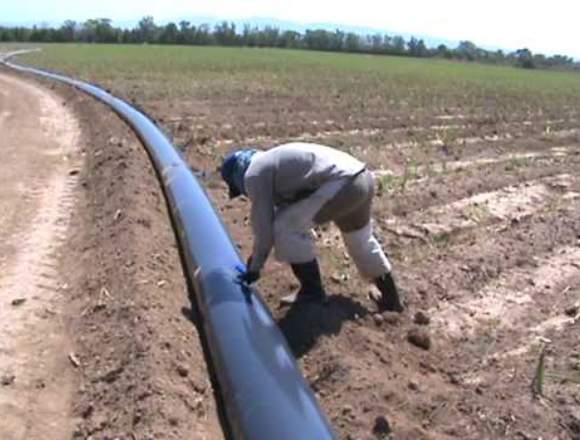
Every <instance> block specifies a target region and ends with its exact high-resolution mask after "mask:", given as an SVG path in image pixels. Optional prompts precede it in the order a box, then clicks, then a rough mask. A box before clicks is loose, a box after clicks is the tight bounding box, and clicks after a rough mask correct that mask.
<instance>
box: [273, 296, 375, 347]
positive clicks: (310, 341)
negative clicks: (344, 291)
mask: <svg viewBox="0 0 580 440" xmlns="http://www.w3.org/2000/svg"><path fill="white" fill-rule="evenodd" d="M353 297H354V294H353ZM328 299H329V301H328V304H317V303H295V304H293V305H292V306H290V308H288V311H287V312H286V314H285V315H284V316H283V317H281V318H280V319H279V320H278V326H279V327H280V330H281V331H282V333H283V334H284V336H285V337H286V340H287V341H288V345H289V346H290V349H291V350H292V352H293V353H294V356H296V357H297V358H301V357H302V356H304V355H305V354H306V353H308V352H309V351H310V350H311V349H312V348H313V347H314V346H315V345H316V342H317V341H318V339H319V338H320V337H321V336H324V335H336V334H338V333H339V332H340V330H341V328H342V325H343V324H344V323H345V322H346V321H354V320H356V319H359V318H363V317H364V316H366V315H367V314H368V313H369V312H368V310H367V309H365V308H364V307H363V306H362V305H361V304H360V303H358V302H356V301H353V300H352V298H351V297H349V296H344V295H331V296H330V297H329V298H328Z"/></svg>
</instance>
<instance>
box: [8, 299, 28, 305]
mask: <svg viewBox="0 0 580 440" xmlns="http://www.w3.org/2000/svg"><path fill="white" fill-rule="evenodd" d="M25 302H26V298H16V299H13V300H12V302H11V303H10V304H12V305H13V306H14V307H18V306H21V305H22V304H24V303H25Z"/></svg>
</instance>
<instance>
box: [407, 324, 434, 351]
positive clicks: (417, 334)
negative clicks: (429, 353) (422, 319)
mask: <svg viewBox="0 0 580 440" xmlns="http://www.w3.org/2000/svg"><path fill="white" fill-rule="evenodd" d="M407 340H408V341H409V342H410V343H411V344H413V345H415V346H416V347H419V348H422V349H423V350H429V349H430V348H431V337H430V336H429V334H428V333H427V332H426V331H425V330H421V329H418V328H414V329H411V330H409V333H407Z"/></svg>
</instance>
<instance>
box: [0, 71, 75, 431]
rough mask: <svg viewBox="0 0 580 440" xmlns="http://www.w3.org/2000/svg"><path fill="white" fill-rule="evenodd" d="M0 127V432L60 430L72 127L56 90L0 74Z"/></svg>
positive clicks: (65, 376)
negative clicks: (61, 264) (63, 260)
mask: <svg viewBox="0 0 580 440" xmlns="http://www.w3.org/2000/svg"><path fill="white" fill-rule="evenodd" d="M0 133H2V138H1V140H0V150H1V151H2V162H1V163H0V174H1V175H2V184H1V185H0V212H1V214H0V223H1V224H2V228H1V229H0V268H1V272H0V273H1V275H0V289H1V295H0V381H1V383H0V413H1V414H2V422H1V423H0V438H3V439H25V438H26V439H41V438H67V437H69V436H70V434H71V432H72V425H73V423H72V415H71V411H70V404H71V401H72V394H73V389H74V386H75V383H76V375H75V374H74V373H73V371H72V370H73V368H72V366H71V365H70V362H69V361H68V359H67V354H68V353H69V352H70V345H71V342H70V339H69V335H68V333H67V332H66V331H65V322H64V320H63V313H62V312H63V295H62V287H63V278H62V276H61V274H60V271H59V268H58V263H57V259H56V253H57V252H58V250H59V248H60V247H61V246H62V244H63V240H64V237H65V235H66V234H67V232H68V224H69V221H70V217H71V213H72V212H73V210H74V204H75V198H76V190H77V176H76V175H72V174H71V173H70V171H71V170H72V169H74V167H76V166H78V163H79V161H80V154H79V150H78V143H79V136H80V129H79V126H78V124H77V121H76V119H75V118H74V116H73V115H72V114H71V112H70V111H69V110H68V109H67V108H64V107H63V105H62V102H61V99H59V97H58V96H57V95H55V94H54V93H52V92H49V91H46V90H43V89H41V88H39V87H36V86H34V85H31V84H29V83H27V82H25V81H22V80H21V79H18V78H16V77H13V76H8V75H5V74H1V73H0ZM73 174H74V173H73Z"/></svg>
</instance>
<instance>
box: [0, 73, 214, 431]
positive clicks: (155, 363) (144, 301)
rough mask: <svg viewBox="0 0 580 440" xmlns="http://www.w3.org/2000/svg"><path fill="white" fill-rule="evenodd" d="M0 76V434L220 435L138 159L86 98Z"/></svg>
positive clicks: (153, 190)
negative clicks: (17, 301) (20, 301)
mask: <svg viewBox="0 0 580 440" xmlns="http://www.w3.org/2000/svg"><path fill="white" fill-rule="evenodd" d="M0 79H1V81H2V83H1V85H2V87H1V89H0V90H2V101H1V105H2V113H1V114H2V119H1V120H0V123H1V124H2V127H1V128H2V133H3V137H2V150H3V163H2V182H3V185H2V187H1V188H0V191H1V195H2V197H1V198H0V199H1V200H0V203H2V210H1V211H2V216H3V219H2V221H3V226H4V225H7V227H3V228H2V231H1V232H0V233H1V234H2V240H1V243H2V244H1V246H2V248H1V250H2V252H1V253H0V255H1V256H2V262H1V264H2V272H3V275H2V278H0V286H1V287H2V301H1V305H0V318H1V319H0V323H1V325H0V334H1V336H2V337H1V338H0V340H1V345H0V349H1V351H0V376H2V381H3V382H2V385H0V405H1V408H2V416H3V417H2V418H3V422H2V423H0V438H2V439H5V438H6V439H24V438H26V439H29V438H55V439H57V438H70V437H74V438H93V439H114V438H119V439H135V438H138V439H146V438H186V437H187V438H196V439H214V438H220V437H221V436H222V433H221V432H222V431H221V427H220V424H219V421H218V417H217V413H216V407H215V402H214V397H213V390H212V387H211V384H210V381H209V379H208V374H207V371H206V366H205V359H204V355H203V352H202V348H201V345H200V342H199V338H198V335H197V332H196V329H195V326H194V325H193V324H192V323H191V321H190V316H191V313H190V307H191V306H190V301H189V297H188V291H187V288H186V286H185V282H184V279H183V275H182V272H181V267H180V261H179V257H178V253H177V250H176V247H175V241H174V237H173V233H172V230H171V228H170V224H169V222H168V217H167V213H166V211H165V201H164V199H163V196H162V194H161V192H160V190H159V188H158V185H157V181H156V178H155V176H154V174H153V171H152V169H151V167H150V165H149V162H148V158H147V156H146V154H145V152H144V150H143V149H142V147H141V146H140V144H139V143H138V142H137V140H136V138H135V137H134V136H133V134H132V133H131V132H130V131H129V130H128V129H127V128H126V127H125V126H124V124H123V123H122V122H121V121H120V120H119V119H118V118H117V117H116V116H115V115H113V114H111V113H110V112H109V111H108V110H106V109H105V108H104V107H103V106H101V105H100V104H97V103H95V102H94V101H92V100H91V99H89V98H88V97H85V96H83V95H80V94H78V93H75V92H72V91H71V90H69V89H67V88H65V87H60V86H54V85H53V84H52V83H49V82H46V83H43V84H42V87H39V85H38V84H37V83H35V82H34V81H32V80H30V79H27V80H26V81H23V80H22V79H17V78H16V77H14V76H9V75H6V74H5V73H2V76H1V77H0ZM50 89H53V90H50ZM5 130H6V131H5ZM4 133H8V136H7V137H5V136H4ZM26 136H28V137H26ZM59 136H60V137H59ZM42 139H48V140H46V141H44V140H42ZM51 139H52V140H51ZM25 140H28V142H24V141H25ZM23 146H25V147H26V148H23ZM73 147H74V149H73ZM69 150H70V151H69ZM17 228H20V229H19V230H18V229H17ZM20 298H23V299H25V300H26V301H25V302H24V303H23V304H20V305H18V306H16V305H12V301H13V300H15V299H20ZM47 336H48V337H47Z"/></svg>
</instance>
